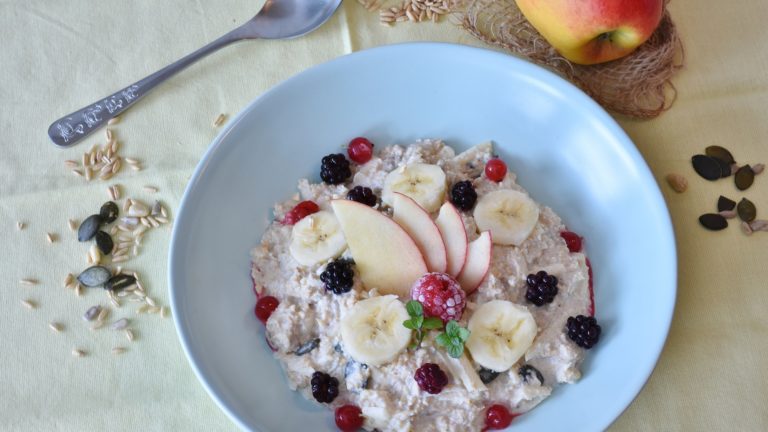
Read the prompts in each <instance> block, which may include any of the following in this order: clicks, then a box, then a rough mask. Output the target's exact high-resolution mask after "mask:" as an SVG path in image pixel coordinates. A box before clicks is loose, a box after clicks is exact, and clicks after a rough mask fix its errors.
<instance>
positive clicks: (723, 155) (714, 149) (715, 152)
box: [704, 145, 736, 165]
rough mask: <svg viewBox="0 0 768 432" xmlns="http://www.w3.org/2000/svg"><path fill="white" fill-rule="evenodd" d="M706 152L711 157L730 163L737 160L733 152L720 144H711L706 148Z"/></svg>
mask: <svg viewBox="0 0 768 432" xmlns="http://www.w3.org/2000/svg"><path fill="white" fill-rule="evenodd" d="M704 153H706V155H707V156H709V157H713V158H715V159H720V160H721V161H723V162H725V163H727V164H728V165H730V164H732V163H735V162H736V161H735V160H734V159H733V155H732V154H731V152H729V151H728V150H726V149H725V148H723V147H720V146H716V145H714V146H709V147H707V148H706V149H704Z"/></svg>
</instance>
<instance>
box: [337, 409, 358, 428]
mask: <svg viewBox="0 0 768 432" xmlns="http://www.w3.org/2000/svg"><path fill="white" fill-rule="evenodd" d="M363 420H364V418H363V412H362V411H361V410H360V408H359V407H356V406H355V405H344V406H341V407H338V408H336V426H337V427H338V428H339V430H340V431H342V432H354V431H356V430H358V429H360V428H361V427H363Z"/></svg>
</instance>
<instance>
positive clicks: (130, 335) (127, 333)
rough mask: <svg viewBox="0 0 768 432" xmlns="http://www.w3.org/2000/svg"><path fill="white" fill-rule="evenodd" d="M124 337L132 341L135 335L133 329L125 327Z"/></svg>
mask: <svg viewBox="0 0 768 432" xmlns="http://www.w3.org/2000/svg"><path fill="white" fill-rule="evenodd" d="M125 338H126V339H128V342H133V340H134V338H136V335H134V334H133V330H131V329H125Z"/></svg>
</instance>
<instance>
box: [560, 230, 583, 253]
mask: <svg viewBox="0 0 768 432" xmlns="http://www.w3.org/2000/svg"><path fill="white" fill-rule="evenodd" d="M560 237H562V238H563V240H565V244H566V245H568V250H569V251H571V252H581V237H580V236H579V235H578V234H576V233H575V232H572V231H561V232H560Z"/></svg>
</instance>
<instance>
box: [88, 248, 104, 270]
mask: <svg viewBox="0 0 768 432" xmlns="http://www.w3.org/2000/svg"><path fill="white" fill-rule="evenodd" d="M88 263H90V264H93V265H99V263H101V251H100V250H99V247H98V246H96V245H91V247H90V248H89V249H88Z"/></svg>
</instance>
